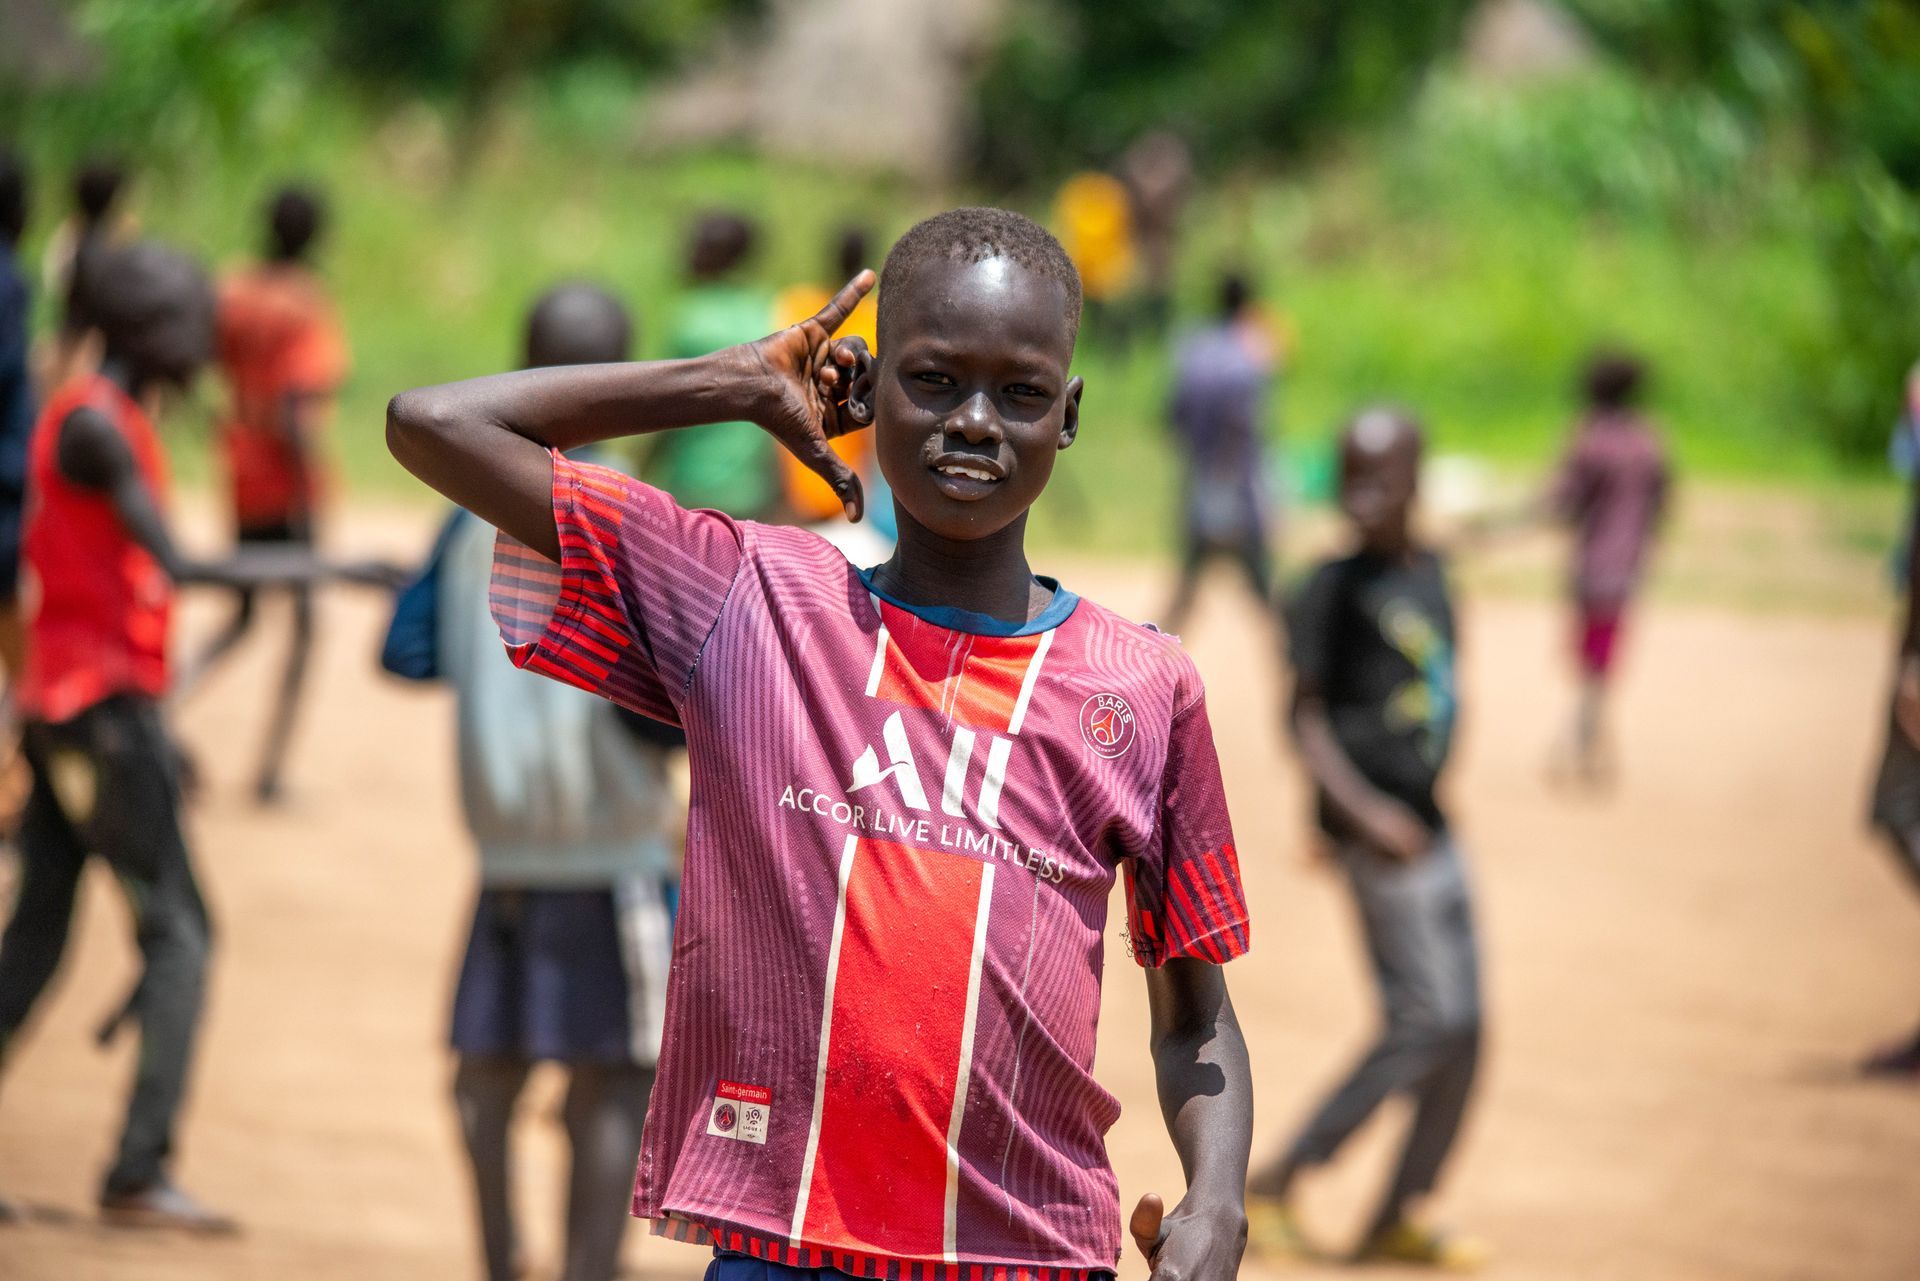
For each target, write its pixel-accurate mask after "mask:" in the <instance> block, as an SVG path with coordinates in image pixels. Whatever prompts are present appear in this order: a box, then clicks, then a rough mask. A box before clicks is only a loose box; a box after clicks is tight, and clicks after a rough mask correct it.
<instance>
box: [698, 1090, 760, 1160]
mask: <svg viewBox="0 0 1920 1281" xmlns="http://www.w3.org/2000/svg"><path fill="white" fill-rule="evenodd" d="M772 1120H773V1091H772V1090H765V1089H762V1088H761V1087H759V1086H757V1085H742V1084H740V1083H739V1082H738V1081H722V1082H720V1088H718V1089H717V1090H715V1091H714V1092H713V1110H712V1111H711V1112H709V1113H707V1133H708V1134H711V1135H713V1136H714V1137H715V1138H720V1139H738V1140H740V1141H741V1142H742V1143H760V1144H764V1143H765V1142H766V1141H767V1125H768V1123H769V1122H771V1121H772Z"/></svg>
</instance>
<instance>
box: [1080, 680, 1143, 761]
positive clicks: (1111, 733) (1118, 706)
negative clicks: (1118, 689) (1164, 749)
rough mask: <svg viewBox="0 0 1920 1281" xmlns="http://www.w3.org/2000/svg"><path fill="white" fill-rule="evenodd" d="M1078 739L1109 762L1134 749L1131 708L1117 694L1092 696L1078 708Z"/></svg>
mask: <svg viewBox="0 0 1920 1281" xmlns="http://www.w3.org/2000/svg"><path fill="white" fill-rule="evenodd" d="M1080 737H1081V738H1084V739H1086V740H1087V746H1088V747H1091V748H1092V749H1093V752H1094V755H1096V756H1104V757H1106V758H1107V759H1108V760H1112V759H1113V758H1114V757H1116V756H1119V755H1120V754H1121V753H1123V752H1125V751H1126V750H1127V749H1128V748H1129V747H1132V746H1133V708H1131V707H1129V706H1128V705H1127V700H1126V699H1124V698H1122V697H1120V696H1119V695H1118V694H1095V695H1094V696H1093V697H1092V698H1089V699H1088V700H1087V701H1086V702H1084V703H1082V704H1081V705H1080Z"/></svg>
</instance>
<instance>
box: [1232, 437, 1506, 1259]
mask: <svg viewBox="0 0 1920 1281" xmlns="http://www.w3.org/2000/svg"><path fill="white" fill-rule="evenodd" d="M1420 453H1421V438H1420V430H1419V428H1418V427H1417V426H1416V425H1415V424H1414V423H1413V422H1412V421H1411V420H1410V419H1408V418H1406V417H1404V416H1402V415H1400V414H1398V413H1394V412H1391V411H1387V410H1370V411H1368V412H1366V413H1363V414H1361V415H1360V416H1359V417H1358V418H1356V419H1355V420H1354V422H1353V423H1352V425H1351V426H1349V427H1348V428H1347V431H1346V433H1345V435H1344V436H1343V437H1342V440H1341V459H1340V462H1341V474H1340V506H1341V510H1342V511H1343V512H1344V513H1345V515H1346V517H1347V520H1348V521H1349V523H1350V524H1351V526H1352V528H1353V531H1354V533H1355V535H1356V536H1357V542H1358V544H1359V546H1358V549H1357V550H1356V551H1355V552H1354V553H1353V554H1351V555H1349V556H1346V557H1343V558H1341V559H1338V560H1333V561H1329V562H1327V563H1326V564H1324V565H1322V566H1320V568H1319V569H1318V570H1316V571H1315V572H1314V574H1313V575H1312V577H1311V578H1310V579H1309V580H1308V582H1307V584H1306V586H1305V588H1304V589H1302V591H1301V592H1300V593H1299V595H1298V596H1297V597H1296V599H1295V601H1294V603H1293V606H1292V608H1291V610H1290V611H1289V620H1288V622H1289V635H1290V637H1291V652H1292V660H1293V667H1294V673H1295V684H1294V695H1293V707H1292V714H1291V718H1290V719H1291V728H1292V731H1293V735H1294V738H1295V741H1296V742H1297V744H1298V746H1299V750H1300V755H1301V757H1302V758H1303V759H1304V760H1305V762H1306V765H1307V770H1308V772H1309V774H1311V775H1312V778H1313V782H1314V786H1315V789H1316V792H1317V794H1318V802H1319V814H1320V825H1321V827H1322V829H1323V830H1324V831H1325V833H1326V835H1327V837H1328V840H1329V843H1330V845H1331V847H1332V849H1333V851H1334V854H1335V857H1336V858H1337V860H1338V861H1339V863H1340V865H1341V866H1342V868H1343V869H1344V870H1345V872H1346V873H1347V877H1348V880H1349V882H1350V883H1351V885H1352V887H1353V893H1354V897H1355V898H1356V899H1357V900H1358V905H1359V908H1360V917H1361V920H1362V922H1363V924H1364V927H1365V929H1366V933H1367V948H1368V953H1369V955H1370V956H1371V958H1372V960H1373V965H1374V974H1375V978H1376V980H1377V981H1378V983H1379V987H1380V994H1381V1000H1382V1004H1383V1007H1384V1012H1385V1016H1386V1023H1385V1027H1384V1028H1383V1029H1382V1031H1381V1033H1380V1036H1379V1038H1378V1039H1377V1040H1376V1041H1375V1043H1374V1045H1373V1047H1372V1049H1371V1050H1369V1052H1368V1053H1367V1054H1366V1056H1365V1057H1364V1058H1362V1059H1361V1061H1360V1063H1359V1065H1358V1066H1357V1067H1355V1068H1354V1070H1353V1072H1352V1073H1351V1074H1350V1075H1349V1076H1348V1078H1347V1079H1346V1081H1345V1082H1344V1083H1343V1084H1342V1085H1340V1087H1339V1088H1338V1089H1336V1090H1335V1091H1334V1093H1333V1094H1332V1095H1331V1096H1330V1097H1329V1098H1328V1099H1327V1101H1326V1102H1325V1103H1324V1104H1322V1105H1321V1107H1320V1109H1319V1111H1318V1112H1317V1113H1316V1114H1315V1115H1314V1116H1313V1118H1312V1119H1311V1120H1310V1121H1309V1122H1308V1123H1307V1125H1306V1128H1305V1129H1304V1130H1303V1131H1302V1132H1301V1133H1300V1135H1299V1137H1298V1138H1297V1139H1295V1140H1294V1142H1293V1144H1292V1146H1291V1147H1290V1148H1289V1149H1288V1150H1287V1151H1286V1152H1285V1153H1284V1154H1283V1155H1282V1156H1280V1157H1278V1158H1277V1159H1275V1160H1274V1161H1273V1162H1272V1163H1271V1164H1269V1165H1268V1166H1267V1167H1266V1168H1264V1169H1262V1170H1260V1171H1259V1172H1257V1173H1256V1174H1255V1175H1254V1176H1253V1178H1252V1179H1251V1180H1250V1182H1249V1185H1248V1197H1247V1210H1248V1217H1249V1221H1250V1228H1251V1244H1253V1245H1254V1246H1255V1247H1256V1248H1264V1249H1266V1250H1267V1251H1269V1252H1289V1251H1291V1252H1296V1253H1297V1252H1301V1251H1302V1250H1303V1248H1304V1245H1303V1238H1302V1236H1301V1233H1300V1230H1299V1228H1298V1226H1297V1224H1296V1223H1295V1220H1294V1217H1293V1213H1292V1209H1291V1203H1290V1197H1291V1193H1292V1187H1293V1181H1294V1176H1295V1175H1296V1174H1297V1173H1298V1172H1299V1171H1300V1170H1302V1169H1304V1168H1306V1167H1309V1166H1316V1165H1321V1164H1324V1163H1325V1162H1327V1161H1329V1160H1331V1159H1332V1158H1333V1156H1334V1154H1335V1152H1337V1151H1338V1150H1339V1148H1340V1146H1341V1145H1342V1144H1343V1143H1344V1142H1345V1141H1346V1139H1347V1138H1348V1136H1350V1135H1351V1134H1352V1133H1353V1132H1354V1131H1355V1130H1357V1129H1358V1128H1359V1127H1360V1126H1361V1124H1362V1123H1364V1122H1365V1121H1366V1120H1367V1118H1368V1117H1370V1116H1371V1115H1372V1114H1373V1112H1374V1110H1375V1109H1376V1108H1377V1107H1378V1106H1379V1105H1380V1104H1381V1103H1382V1102H1383V1101H1384V1100H1385V1099H1386V1098H1387V1097H1389V1096H1390V1095H1393V1094H1399V1093H1404V1094H1406V1095H1408V1096H1409V1097H1410V1098H1411V1099H1412V1101H1413V1103H1414V1119H1413V1125H1412V1128H1411V1130H1410V1131H1409V1133H1408V1135H1407V1141H1406V1146H1405V1149H1404V1152H1403V1154H1402V1156H1401V1159H1400V1164H1399V1169H1398V1171H1397V1172H1396V1174H1395V1176H1394V1179H1393V1182H1392V1184H1391V1185H1390V1187H1389V1189H1388V1191H1387V1195H1386V1198H1385V1200H1384V1201H1383V1203H1382V1204H1381V1206H1380V1209H1379V1211H1378V1213H1377V1214H1376V1215H1375V1217H1374V1219H1373V1222H1372V1225H1371V1226H1370V1227H1369V1229H1368V1230H1367V1233H1366V1235H1365V1237H1364V1238H1363V1240H1362V1243H1361V1246H1360V1250H1359V1254H1360V1256H1361V1257H1362V1258H1371V1259H1392V1260H1397V1261H1400V1262H1406V1263H1416V1264H1427V1265H1432V1266H1439V1267H1445V1268H1448V1269H1463V1268H1471V1267H1474V1266H1476V1265H1477V1264H1478V1263H1479V1262H1480V1260H1481V1257H1482V1255H1483V1253H1484V1252H1483V1251H1482V1250H1481V1249H1480V1248H1479V1247H1478V1246H1477V1245H1474V1244H1472V1243H1470V1242H1467V1241H1465V1240H1463V1239H1461V1238H1458V1237H1454V1236H1449V1235H1446V1234H1443V1233H1441V1232H1439V1231H1437V1230H1435V1229H1434V1228H1432V1227H1429V1226H1426V1225H1425V1224H1424V1223H1423V1222H1422V1221H1421V1220H1420V1218H1419V1217H1418V1216H1417V1214H1416V1209H1417V1206H1416V1203H1417V1202H1418V1201H1419V1200H1420V1199H1422V1198H1424V1197H1425V1196H1426V1195H1427V1194H1428V1193H1429V1192H1431V1191H1432V1189H1433V1186H1434V1184H1435V1182H1436V1181H1437V1179H1438V1177H1439V1174H1440V1170H1441V1167H1442V1165H1443V1164H1444V1163H1445V1161H1446V1157H1447V1154H1448V1153H1449V1151H1450V1150H1451V1149H1452V1147H1453V1142H1454V1139H1455V1137H1456V1136H1457V1135H1458V1133H1459V1129H1460V1122H1461V1119H1462V1117H1463V1116H1464V1114H1465V1111H1466V1105H1467V1100H1468V1097H1469V1095H1470V1094H1471V1092H1472V1085H1473V1079H1474V1073H1475V1067H1476V1064H1477V1061H1478V1057H1479V1046H1480V989H1479V974H1478V962H1477V958H1476V950H1475V946H1474V937H1473V914H1472V909H1471V904H1470V900H1469V894H1468V888H1467V880H1466V875H1465V871H1464V868H1463V866H1462V863H1461V859H1460V854H1459V851H1458V850H1457V849H1456V848H1455V846H1454V843H1453V840H1452V837H1451V835H1450V833H1449V831H1448V827H1447V822H1446V818H1445V816H1444V815H1443V814H1442V813H1441V810H1440V806H1439V804H1438V803H1437V801H1436V800H1435V795H1434V793H1435V784H1436V783H1437V781H1438V779H1439V776H1440V771H1441V770H1442V768H1443V767H1444V766H1445V764H1446V759H1447V749H1448V746H1449V742H1450V739H1451V736H1452V729H1453V720H1454V655H1453V648H1454V626H1453V608H1452V604H1451V601H1450V600H1449V596H1448V590H1447V583H1446V578H1445V575H1444V573H1443V572H1442V568H1441V563H1440V558H1439V557H1438V556H1436V555H1435V554H1434V553H1433V552H1432V551H1430V550H1428V549H1427V548H1425V547H1423V546H1421V545H1420V544H1419V543H1418V542H1417V541H1416V540H1415V539H1414V537H1413V533H1412V529H1411V518H1412V509H1413V500H1414V494H1415V491H1416V489H1417V486H1418V478H1419V470H1420Z"/></svg>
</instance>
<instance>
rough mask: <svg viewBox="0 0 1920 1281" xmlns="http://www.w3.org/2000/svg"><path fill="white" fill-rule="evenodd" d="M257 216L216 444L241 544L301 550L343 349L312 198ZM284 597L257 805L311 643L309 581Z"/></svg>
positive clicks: (270, 787) (224, 318) (228, 285)
mask: <svg viewBox="0 0 1920 1281" xmlns="http://www.w3.org/2000/svg"><path fill="white" fill-rule="evenodd" d="M266 222H267V236H266V241H267V244H266V260H265V261H264V262H263V263H261V264H260V265H259V266H256V267H249V268H246V269H244V270H241V271H238V272H235V273H234V274H233V275H232V276H230V277H229V278H228V279H227V280H226V281H225V282H224V283H223V284H222V286H221V289H220V312H219V347H218V350H219V357H220V371H221V374H222V376H223V377H224V378H225V380H226V385H227V407H228V416H227V419H226V422H225V424H224V425H223V426H222V428H221V433H220V434H221V445H222V448H223V449H224V451H225V453H226V457H227V472H228V479H229V481H230V484H231V493H232V502H233V520H234V530H235V535H236V539H237V541H238V543H239V545H240V546H241V547H242V548H258V547H267V548H298V549H308V548H311V547H312V546H313V542H314V532H315V531H314V517H315V512H316V510H317V508H318V505H319V502H320V498H321V490H322V465H321V459H320V445H319V436H320V432H321V430H322V428H323V427H324V426H325V423H326V420H327V418H328V416H329V415H330V414H331V412H332V408H333V396H334V392H335V391H336V390H337V389H338V388H339V385H340V382H341V380H342V379H343V378H344V377H345V376H346V371H347V347H346V340H345V337H344V335H343V334H342V333H341V329H340V324H339V321H338V320H337V319H336V317H335V316H334V311H333V305H332V303H331V302H330V301H329V300H328V298H327V294H326V290H325V288H324V286H323V285H322V284H321V282H320V277H319V275H318V274H317V273H316V272H315V271H314V269H313V262H312V260H313V251H314V247H315V246H316V245H317V244H318V243H319V240H320V235H321V232H322V231H323V230H324V228H325V225H326V206H325V204H324V203H323V202H322V200H321V198H320V196H319V195H318V194H317V193H315V192H312V191H309V190H307V189H305V188H302V187H288V188H285V189H283V190H281V191H280V192H278V193H276V194H275V195H274V197H273V199H272V200H271V201H270V202H269V203H268V205H267V218H266ZM255 596H256V593H254V592H252V591H244V592H242V593H241V594H240V600H239V603H238V604H237V606H236V607H235V610H234V615H233V619H232V621H231V622H229V623H228V624H227V626H226V627H225V628H224V629H223V630H222V631H221V632H220V633H219V634H218V635H217V636H215V637H214V638H213V640H212V641H210V642H209V643H208V645H207V647H206V648H205V649H204V650H203V651H201V653H200V656H199V657H198V658H197V659H195V660H194V661H193V663H192V664H191V665H190V666H189V668H188V670H187V672H186V673H185V675H183V677H182V679H181V682H180V685H181V694H182V695H183V696H184V695H185V694H186V693H187V692H188V691H189V690H190V689H192V688H193V687H194V686H195V685H197V684H198V683H199V682H200V680H201V679H203V678H204V677H205V676H206V674H207V672H208V671H209V670H210V669H211V668H212V667H213V666H214V665H215V664H216V663H218V662H219V661H220V659H222V658H223V657H225V656H226V655H227V654H228V653H229V652H231V651H232V649H233V647H234V646H235V645H237V644H239V643H240V640H241V638H242V637H244V636H245V635H246V634H247V631H248V630H249V629H250V628H251V627H252V625H253V618H254V605H255ZM291 597H292V603H293V640H292V643H291V647H290V648H289V650H288V651H287V665H286V669H285V671H284V672H283V673H282V675H281V678H280V686H279V690H278V691H277V693H276V695H275V702H274V708H273V714H272V718H271V720H270V721H269V722H268V727H267V741H266V746H265V748H264V749H263V751H262V752H261V756H260V766H259V770H258V772H257V774H256V775H255V777H254V787H253V790H254V795H255V797H256V798H257V799H258V800H260V801H261V802H262V803H269V802H272V801H274V800H277V799H278V798H279V796H280V790H281V772H282V769H283V768H284V766H285V763H286V757H287V749H288V747H289V746H290V745H291V743H292V737H293V722H294V716H295V714H296V713H297V712H298V710H299V705H300V694H301V690H302V687H303V686H304V684H305V681H306V672H307V659H308V655H309V653H310V652H311V650H312V647H313V594H312V591H311V589H310V588H308V587H307V586H305V585H300V586H296V587H294V588H293V589H292V591H291Z"/></svg>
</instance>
